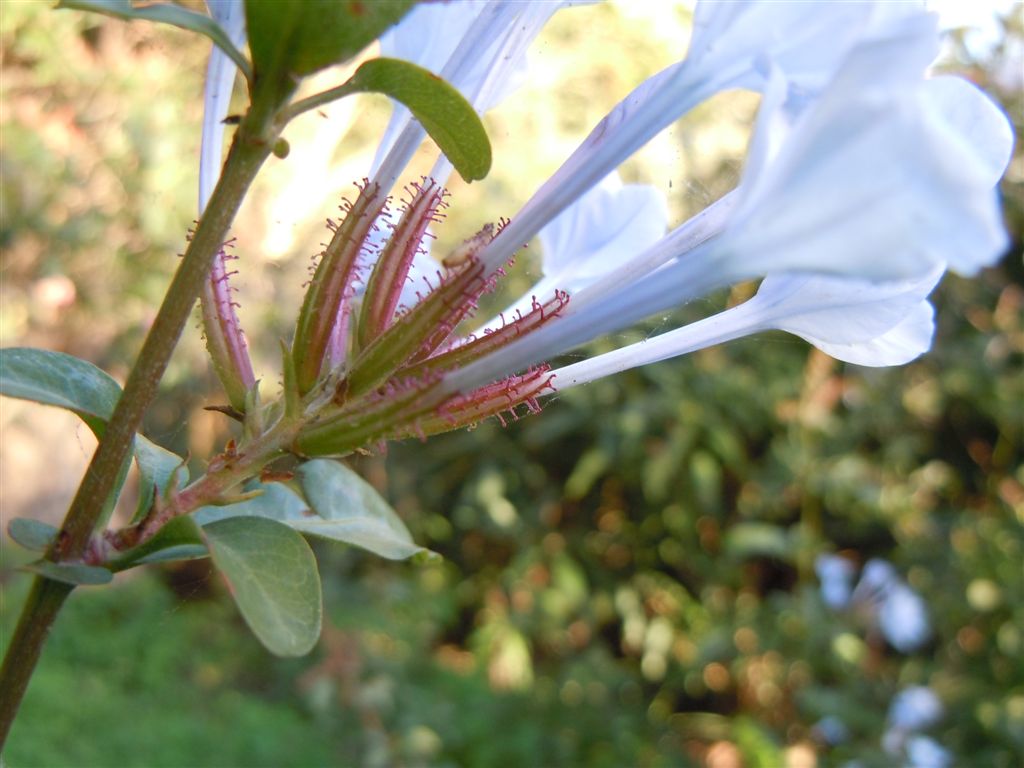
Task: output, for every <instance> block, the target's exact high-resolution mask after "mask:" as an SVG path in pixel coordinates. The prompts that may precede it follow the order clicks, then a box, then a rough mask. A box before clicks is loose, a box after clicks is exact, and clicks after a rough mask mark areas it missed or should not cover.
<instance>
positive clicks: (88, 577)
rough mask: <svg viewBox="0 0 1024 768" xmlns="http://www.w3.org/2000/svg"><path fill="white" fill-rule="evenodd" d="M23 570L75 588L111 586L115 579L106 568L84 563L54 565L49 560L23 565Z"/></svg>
mask: <svg viewBox="0 0 1024 768" xmlns="http://www.w3.org/2000/svg"><path fill="white" fill-rule="evenodd" d="M22 568H23V569H24V570H26V571H31V572H32V573H35V574H37V575H39V576H45V577H46V578H48V579H52V580H53V581H60V582H63V583H64V584H71V585H72V586H75V587H78V586H83V587H84V586H98V585H100V584H109V583H110V581H111V579H113V578H114V574H113V573H111V572H110V571H108V570H107V569H106V568H100V567H99V566H95V565H84V564H83V563H54V562H51V561H49V560H36V561H35V562H34V563H29V564H28V565H23V566H22Z"/></svg>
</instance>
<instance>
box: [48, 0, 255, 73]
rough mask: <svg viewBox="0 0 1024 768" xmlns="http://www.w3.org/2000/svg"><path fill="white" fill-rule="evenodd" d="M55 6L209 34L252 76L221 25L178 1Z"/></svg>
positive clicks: (65, 0)
mask: <svg viewBox="0 0 1024 768" xmlns="http://www.w3.org/2000/svg"><path fill="white" fill-rule="evenodd" d="M57 8H68V9H71V10H76V11H92V12H93V13H102V14H104V15H106V16H113V17H114V18H116V19H122V20H124V21H135V20H136V19H138V20H141V21H155V22H159V23H162V24H170V25H171V26H174V27H178V28H180V29H185V30H188V31H189V32H198V33H199V34H200V35H205V36H206V37H208V38H210V39H211V40H212V41H213V42H214V44H215V45H216V46H217V47H218V48H220V49H221V50H222V51H224V53H226V54H227V55H228V57H229V58H230V59H231V60H232V61H233V62H235V64H236V65H237V66H238V68H239V69H240V70H241V71H242V74H243V75H245V79H246V80H249V81H251V80H252V67H250V66H249V61H248V59H246V58H245V56H243V55H242V52H241V51H239V50H238V49H237V48H235V46H234V45H232V43H231V39H230V38H229V37H228V36H227V34H226V33H225V32H224V29H223V28H222V27H221V26H220V24H218V23H217V22H216V21H214V20H213V19H212V18H210V17H209V16H207V15H205V14H202V13H196V12H195V11H190V10H188V9H187V8H182V7H181V6H180V5H170V4H168V3H155V4H153V5H143V6H138V5H132V3H131V0H60V2H58V3H57Z"/></svg>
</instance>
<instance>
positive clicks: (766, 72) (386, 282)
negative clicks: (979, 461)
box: [200, 0, 1012, 645]
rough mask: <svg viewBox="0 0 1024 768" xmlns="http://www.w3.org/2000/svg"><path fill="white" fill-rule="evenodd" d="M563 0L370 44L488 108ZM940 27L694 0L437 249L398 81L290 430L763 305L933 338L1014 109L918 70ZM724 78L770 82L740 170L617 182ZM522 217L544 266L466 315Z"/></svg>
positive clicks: (351, 443) (435, 13)
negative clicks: (499, 308)
mask: <svg viewBox="0 0 1024 768" xmlns="http://www.w3.org/2000/svg"><path fill="white" fill-rule="evenodd" d="M573 4H574V3H571V2H542V1H538V2H521V1H518V0H517V1H513V0H494V2H487V3H484V2H473V1H469V2H466V1H463V2H459V1H458V0H456V1H455V2H450V3H430V4H423V5H420V6H418V7H417V8H416V9H415V10H414V11H413V12H412V13H411V14H409V16H408V17H407V18H406V19H405V20H404V21H403V22H402V23H400V24H399V25H398V26H397V27H395V28H393V29H392V30H390V31H389V32H388V33H387V34H386V35H385V37H384V38H383V39H382V42H381V45H382V50H383V52H384V53H385V54H386V55H389V56H392V57H396V58H404V59H407V60H410V61H413V62H415V63H418V64H420V65H421V66H423V67H425V68H427V69H430V70H431V71H434V72H435V73H437V74H438V75H439V76H441V77H442V78H444V79H445V80H447V81H448V82H449V83H451V84H452V85H453V86H455V87H456V88H458V89H459V90H460V91H461V92H462V94H463V95H464V96H465V98H466V100H467V101H468V102H469V103H470V104H472V105H473V107H474V108H475V109H476V110H477V111H478V112H479V113H481V114H483V113H485V112H486V111H487V110H489V109H491V108H492V107H494V106H496V105H497V104H498V103H499V102H500V101H501V100H502V99H503V98H504V97H505V96H506V95H508V94H509V93H510V92H511V91H512V90H514V88H515V87H516V85H517V83H518V82H519V81H521V80H522V78H523V73H524V67H523V62H524V57H525V56H526V53H527V49H528V48H529V46H530V43H531V42H532V40H533V39H534V38H535V37H536V35H537V34H538V32H539V31H540V30H541V28H542V27H543V26H544V24H545V23H546V22H547V21H548V19H550V17H551V16H552V15H553V14H554V13H556V12H560V11H561V10H562V9H563V8H565V7H567V6H571V5H573ZM577 4H578V3H577ZM237 7H238V3H237V2H234V0H226V1H225V2H211V11H212V13H213V15H214V16H215V17H216V18H217V19H218V20H220V21H221V23H222V24H223V25H224V26H225V28H226V29H227V30H228V31H229V34H231V35H232V36H233V39H238V38H239V37H241V36H244V31H243V30H241V27H240V26H239V25H238V23H237V19H238V18H239V17H238V14H237ZM569 12H570V13H572V12H574V11H569ZM232 25H233V26H232ZM939 42H940V39H939V33H938V28H937V21H936V18H935V17H934V15H933V14H930V13H928V12H927V11H926V10H925V9H924V7H923V5H922V4H920V3H916V2H901V3H892V2H882V1H879V2H857V3H825V2H821V3H812V4H808V3H797V2H793V3H787V2H782V3H779V2H757V1H755V0H745V1H742V2H730V3H716V2H703V1H702V2H698V4H697V6H696V10H695V13H694V28H693V35H692V39H691V42H690V46H689V51H688V53H687V55H686V56H685V57H684V58H682V59H681V60H680V61H678V62H677V63H675V64H673V65H671V66H669V67H668V68H666V69H664V70H663V71H661V72H659V73H658V74H656V75H654V76H652V77H650V78H649V79H647V80H646V81H645V82H642V83H640V84H639V85H638V86H637V87H636V88H635V89H634V90H633V91H632V92H631V93H630V94H628V95H627V96H626V97H625V98H624V99H623V100H622V101H621V102H620V103H619V104H618V105H617V106H616V107H615V108H614V109H612V111H611V112H610V113H609V114H608V115H607V116H606V117H605V118H604V119H603V120H601V121H600V122H599V123H598V125H596V126H595V127H594V128H593V130H592V131H591V133H590V134H589V135H588V136H587V138H586V139H585V140H584V141H583V142H582V143H581V144H580V146H579V147H578V148H577V149H576V150H575V151H574V152H573V153H572V154H571V155H570V156H569V158H568V159H567V160H566V161H565V163H564V164H563V165H562V166H561V167H560V168H559V169H558V170H557V171H556V172H555V173H554V174H553V175H552V176H551V177H550V178H549V179H548V180H547V181H546V182H544V183H543V184H542V185H541V186H540V187H539V188H538V189H537V191H536V193H535V194H534V195H533V196H532V197H531V198H530V199H529V200H527V201H526V203H525V204H524V205H523V207H522V208H521V210H520V211H519V212H518V213H516V214H514V215H512V216H511V218H510V219H507V220H504V219H503V220H502V221H500V222H497V223H493V224H487V223H485V222H481V223H480V224H481V228H480V229H479V231H477V232H476V233H466V234H467V235H468V236H467V237H466V238H465V240H464V242H463V243H462V245H461V246H459V247H458V248H457V249H455V251H454V252H452V253H450V254H447V255H444V256H443V257H442V258H435V256H434V255H432V254H430V253H429V249H428V247H427V245H426V243H427V242H428V241H429V239H430V237H431V236H432V234H431V233H432V230H433V229H434V228H435V227H437V226H439V225H440V224H441V222H442V220H443V218H444V210H445V208H446V207H447V204H448V203H447V199H448V192H447V191H446V190H445V188H444V184H445V183H446V181H447V179H448V176H449V175H450V173H451V171H452V165H451V164H450V163H449V162H448V161H447V159H446V158H445V157H444V156H443V155H440V154H438V156H437V159H436V162H435V164H434V167H433V171H432V173H431V174H430V176H429V177H426V178H424V179H422V180H421V181H419V182H416V183H412V184H408V185H407V186H405V188H404V189H405V191H404V193H402V192H399V193H396V194H394V196H393V194H392V189H393V188H394V187H395V185H396V183H397V182H398V180H399V178H400V177H401V176H402V174H403V173H404V171H405V168H406V166H407V164H408V163H409V161H410V159H411V158H412V156H413V154H414V153H415V152H416V150H417V149H418V148H419V147H420V145H421V144H422V142H423V140H424V138H425V137H426V133H425V131H424V130H423V128H422V127H421V126H420V125H419V123H418V122H417V121H416V119H415V118H414V117H413V116H412V114H411V113H410V112H409V111H408V110H406V109H405V108H404V107H401V106H400V105H396V106H395V110H394V112H393V115H392V119H391V122H390V123H389V125H388V128H387V130H386V133H385V136H384V139H383V141H382V142H381V144H380V146H379V148H378V151H377V153H376V156H375V158H374V162H373V165H372V170H371V173H370V174H369V176H368V178H366V179H365V180H363V181H362V182H360V183H359V185H358V187H359V189H358V192H357V194H356V195H354V196H353V197H352V198H351V199H350V200H348V201H347V202H346V205H345V206H344V208H345V211H346V215H345V217H344V218H343V219H342V220H340V221H331V222H330V228H331V230H332V237H331V240H330V242H329V243H328V244H327V246H326V248H325V251H324V253H323V255H322V256H321V259H320V262H319V264H318V266H317V268H316V270H315V273H314V276H313V279H312V281H311V284H310V288H309V291H308V293H307V295H306V299H305V302H304V304H303V307H302V309H301V311H300V315H299V320H298V324H297V328H296V333H295V338H294V341H293V343H292V346H291V350H290V353H289V355H287V358H288V359H287V360H286V368H293V369H294V370H293V371H292V372H291V373H288V372H286V382H288V381H291V380H292V379H294V386H295V389H296V396H297V397H299V398H300V399H302V402H303V403H304V404H305V406H306V407H307V409H308V412H310V413H312V412H313V409H314V406H315V417H314V418H310V419H309V420H308V423H307V425H306V426H305V427H304V428H303V429H302V431H301V433H300V434H299V435H298V437H297V439H296V441H295V443H294V446H293V448H294V450H295V451H296V452H297V453H299V454H302V455H307V456H322V455H344V454H347V453H350V452H352V451H355V450H359V449H361V448H363V447H366V446H371V445H374V444H376V443H379V442H380V441H385V440H390V439H396V438H404V437H410V436H420V437H424V436H427V435H430V434H433V433H437V432H443V431H447V430H449V429H453V428H457V427H460V426H465V425H469V424H472V423H475V422H477V421H479V420H480V419H483V418H486V417H489V416H498V417H499V418H505V417H506V416H507V415H509V414H511V415H512V416H515V415H516V414H517V409H518V410H519V412H521V411H522V410H523V407H525V408H526V409H528V410H531V411H535V410H537V409H538V408H539V407H540V399H541V398H542V397H544V396H547V395H549V394H551V393H552V392H554V391H556V390H562V389H565V388H567V387H571V386H574V385H579V384H585V383H587V382H590V381H593V380H595V379H597V378H600V377H603V376H606V375H609V374H612V373H615V372H618V371H622V370H626V369H628V368H632V367H635V366H638V365H643V364H646V363H651V362H655V361H659V360H664V359H667V358H671V357H676V356H679V355H683V354H686V353H689V352H693V351H695V350H699V349H702V348H705V347H707V346H710V345H714V344H720V343H723V342H725V341H729V340H732V339H736V338H740V337H742V336H747V335H750V334H754V333H760V332H763V331H767V330H781V331H785V332H788V333H791V334H795V335H797V336H800V337H802V338H803V339H805V340H806V341H808V342H809V343H811V344H813V345H814V346H816V347H818V348H819V349H821V350H822V351H824V352H826V353H827V354H829V355H832V356H834V357H836V358H838V359H840V360H845V361H848V362H851V363H856V364H858V365H865V366H886V365H898V364H902V363H906V362H908V361H910V360H913V359H914V358H916V357H917V356H919V355H921V354H922V353H924V352H925V351H927V350H928V348H929V347H930V345H931V340H932V335H933V330H934V322H933V311H932V307H931V305H930V304H929V302H928V294H929V293H930V292H931V290H932V289H933V288H934V286H935V285H936V284H937V283H938V282H939V280H941V278H942V276H943V274H944V273H945V271H946V270H947V269H950V270H953V271H956V272H959V273H961V274H964V275H973V274H975V273H976V272H978V270H980V269H982V268H984V267H987V266H990V265H992V264H994V263H995V262H996V261H997V260H998V259H999V258H1000V257H1001V256H1002V255H1003V253H1004V252H1005V251H1006V249H1007V244H1008V241H1007V236H1006V233H1005V230H1004V227H1003V224H1002V221H1001V216H1000V207H999V199H998V194H997V191H996V185H997V183H998V182H999V179H1000V178H1001V176H1002V175H1003V173H1004V171H1005V169H1006V166H1007V164H1008V162H1009V158H1010V154H1011V149H1012V132H1011V129H1010V125H1009V122H1008V120H1007V118H1006V116H1005V115H1004V114H1003V113H1002V112H1001V111H1000V109H999V108H998V107H997V106H996V105H995V104H994V103H993V102H992V101H991V100H990V99H989V98H988V97H987V96H986V95H985V94H983V93H982V92H981V91H980V90H979V89H977V88H976V87H975V86H973V85H972V84H970V83H968V82H967V81H965V80H962V79H960V78H956V77H950V76H935V77H932V76H930V75H929V73H928V68H929V66H930V65H931V63H932V61H933V60H934V58H935V56H936V55H937V53H938V50H939ZM231 68H232V65H231V63H230V61H229V60H227V59H226V57H224V56H223V55H222V54H220V53H219V52H217V51H215V52H214V55H213V59H212V60H211V63H210V78H209V80H208V85H207V100H206V108H207V118H206V121H205V122H204V148H203V155H202V157H203V162H202V168H201V181H200V190H201V191H200V203H201V204H202V203H204V202H205V198H206V197H207V196H208V190H209V189H210V188H211V187H212V183H213V181H214V180H215V179H216V176H217V173H218V160H219V156H220V149H221V142H222V131H223V126H222V124H221V120H222V118H223V116H224V114H225V110H226V108H227V106H226V104H227V102H226V96H225V94H226V93H227V92H228V90H229V89H228V88H226V86H225V82H227V81H226V80H225V78H226V77H228V75H227V74H225V72H227V73H230V72H231ZM737 88H739V89H748V90H754V91H757V92H759V93H760V94H761V104H760V107H759V112H758V117H757V121H756V125H755V127H754V131H753V135H752V138H751V141H750V144H749V149H748V155H747V158H746V162H745V165H744V170H743V174H742V177H741V179H740V181H739V184H738V185H737V186H736V188H735V189H734V190H733V191H731V192H729V193H728V194H726V195H725V196H724V197H722V198H721V199H719V200H718V201H717V202H715V203H713V204H712V205H710V206H708V207H707V208H706V209H705V210H704V211H702V212H701V213H699V214H698V215H697V216H695V217H693V218H692V219H690V220H688V221H685V222H682V223H680V224H678V225H677V226H674V227H673V226H671V225H670V222H669V217H668V213H667V210H668V208H667V205H666V202H665V200H664V198H663V196H662V194H661V192H660V191H658V190H656V189H655V188H653V187H648V186H643V185H635V184H623V183H622V181H621V180H620V179H619V177H618V175H617V168H618V167H619V166H620V165H621V164H622V163H623V162H625V161H627V160H628V159H629V158H630V157H631V155H632V154H633V153H634V152H636V151H637V150H638V149H640V148H641V147H642V146H644V145H645V144H646V143H647V142H648V141H649V140H650V139H652V138H653V137H654V136H656V135H657V134H658V133H659V132H661V131H662V130H663V129H665V128H666V127H668V126H669V125H671V124H672V123H673V122H675V121H676V120H677V119H678V118H680V117H681V116H683V115H684V114H685V113H687V112H688V111H690V110H691V109H693V108H694V107H696V106H698V105H700V104H701V103H702V102H704V101H705V100H707V99H708V98H710V97H712V96H714V95H715V94H717V93H719V92H721V91H724V90H729V89H737ZM393 197H394V199H395V200H398V201H400V202H398V203H397V204H396V203H395V202H394V200H393ZM535 238H537V239H538V240H539V241H540V243H541V246H542V250H543V256H542V263H541V270H542V274H541V275H540V276H539V278H538V280H537V282H536V284H535V285H534V286H533V287H532V288H531V290H529V291H528V292H527V293H526V294H525V295H524V296H522V297H521V298H519V299H517V300H515V301H513V302H512V304H511V306H509V308H508V309H507V310H506V311H505V312H502V313H499V314H498V315H497V316H495V317H484V318H479V317H478V318H475V319H473V320H471V318H473V316H474V314H475V310H476V307H477V302H478V299H479V298H480V297H481V295H482V294H484V293H485V292H488V291H491V290H493V289H494V287H495V285H496V284H497V282H498V281H499V280H500V279H501V277H502V276H503V275H504V270H505V268H506V267H507V265H508V263H509V262H510V260H511V259H512V258H513V257H514V256H515V254H516V253H517V251H519V250H520V249H521V248H522V247H523V244H524V243H528V242H530V241H531V240H534V239H535ZM227 274H228V273H227V272H226V271H225V270H224V269H223V265H221V268H220V272H218V273H216V274H215V275H213V276H212V277H211V282H210V290H209V291H208V296H207V297H204V312H205V316H206V318H207V322H206V330H207V336H208V340H209V342H210V348H211V352H213V355H214V359H215V362H216V366H217V370H218V373H220V374H221V377H222V379H224V380H225V383H226V387H227V388H228V391H229V395H230V396H231V400H232V404H233V405H235V407H236V408H241V407H242V404H243V402H244V399H245V397H244V396H245V393H246V392H247V391H248V390H250V389H251V388H252V386H253V382H254V376H253V374H252V370H251V366H250V364H249V363H248V358H247V356H246V354H245V347H244V341H242V340H241V332H240V330H238V328H237V321H236V320H235V319H234V313H233V310H232V303H231V301H230V296H229V294H228V292H227V288H226V285H225V283H226V275H227ZM749 280H760V281H761V282H760V287H759V288H758V290H757V291H756V293H755V294H754V295H753V296H752V298H750V299H749V300H747V301H746V302H744V303H741V304H739V305H737V306H734V307H732V308H730V309H728V310H726V311H724V312H721V313H718V314H714V315H711V316H709V317H706V318H704V319H703V320H700V321H698V322H696V323H693V324H690V325H685V326H683V327H679V328H676V329H673V330H669V331H667V332H665V333H662V334H660V335H657V336H653V337H650V338H648V339H646V340H645V341H643V342H640V343H637V344H633V345H629V346H625V347H623V348H620V349H617V350H615V351H612V352H609V353H607V354H603V355H597V356H595V357H592V358H590V359H585V360H581V361H579V362H576V363H574V364H572V365H569V366H566V367H564V368H557V369H556V368H553V367H552V361H553V360H555V359H556V358H557V357H558V356H559V355H562V354H564V353H566V352H569V351H570V350H573V349H575V348H576V347H579V346H580V345H583V344H586V343H587V342H590V341H592V340H594V339H596V338H598V337H600V336H604V335H607V334H611V333H615V332H618V331H621V330H623V329H625V328H628V327H630V326H632V325H634V324H636V323H639V322H642V321H644V320H645V319H647V318H650V317H652V316H654V315H662V314H664V313H665V312H668V311H670V310H673V309H675V308H677V307H679V306H681V305H683V304H685V303H687V302H690V301H692V300H694V299H698V298H700V297H703V296H706V295H707V294H708V293H709V292H712V291H715V290H717V289H721V288H727V287H729V286H732V285H735V284H737V283H740V282H744V281H749ZM474 322H475V326H473V325H472V324H471V323H474ZM473 327H475V328H476V331H475V332H470V330H469V329H472V328H473ZM230 382H233V383H234V384H233V385H232V386H229V383H230ZM898 597H899V596H898V595H897V596H896V597H893V598H892V599H891V600H890V602H891V603H892V604H893V605H894V606H895V605H896V603H897V602H898V599H897V598H898ZM836 599H837V600H838V599H839V598H838V597H837V598H836ZM897 607H898V606H897ZM893 610H896V608H893ZM901 610H902V609H901ZM914 640H915V638H909V639H907V638H902V637H901V638H900V639H899V640H897V641H896V644H897V645H901V644H903V643H904V641H905V643H906V644H907V645H913V642H914Z"/></svg>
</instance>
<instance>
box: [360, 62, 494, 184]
mask: <svg viewBox="0 0 1024 768" xmlns="http://www.w3.org/2000/svg"><path fill="white" fill-rule="evenodd" d="M348 85H349V87H351V88H352V89H353V90H356V91H372V92H374V93H383V94H386V95H387V96H390V97H391V98H393V99H396V100H397V101H400V102H402V104H404V105H405V106H407V107H408V108H409V110H410V111H411V112H412V113H413V115H415V116H416V119H417V120H419V121H420V124H421V125H422V126H423V128H424V130H425V131H426V132H427V133H429V134H430V137H431V138H432V139H433V140H434V141H436V142H437V145H438V146H439V147H440V148H441V151H442V152H444V153H445V155H446V156H447V157H448V159H449V160H450V161H451V163H452V165H454V166H455V169H456V170H457V171H458V172H459V174H460V175H461V176H462V178H463V179H465V180H466V181H467V182H468V181H476V180H479V179H482V178H484V177H485V176H486V175H487V173H488V171H490V170H491V143H490V141H489V140H488V138H487V132H486V131H485V130H484V124H483V123H482V122H481V121H480V116H479V115H478V114H477V113H476V110H475V109H473V106H472V105H471V104H470V103H469V102H468V101H466V99H465V98H463V96H462V94H461V93H459V92H458V90H456V89H455V88H454V87H452V86H451V85H449V84H448V83H447V82H445V81H444V80H442V79H441V78H440V77H438V76H437V75H435V74H434V73H432V72H430V71H428V70H426V69H423V67H418V66H416V65H415V64H412V63H410V62H408V61H400V60H398V59H387V58H379V59H371V60H370V61H367V62H366V63H365V64H363V65H362V66H361V67H359V69H358V70H356V73H355V75H354V76H353V77H352V80H351V81H349V84H348Z"/></svg>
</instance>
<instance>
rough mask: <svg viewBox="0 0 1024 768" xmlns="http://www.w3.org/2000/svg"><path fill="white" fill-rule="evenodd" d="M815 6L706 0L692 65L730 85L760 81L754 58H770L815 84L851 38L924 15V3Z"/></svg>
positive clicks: (807, 86)
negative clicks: (712, 0)
mask: <svg viewBox="0 0 1024 768" xmlns="http://www.w3.org/2000/svg"><path fill="white" fill-rule="evenodd" d="M812 8H813V10H812ZM812 8H809V7H808V3H806V2H800V1H799V0H788V1H787V0H775V1H774V2H764V0H739V1H737V2H727V3H725V2H707V1H706V0H702V1H701V2H698V3H697V8H696V10H695V12H694V20H693V37H692V39H691V42H690V50H689V52H688V56H687V58H688V60H689V61H690V66H692V67H695V68H698V67H699V68H700V69H701V70H702V71H705V72H706V73H707V75H706V76H707V77H709V78H717V79H719V80H722V81H724V83H728V84H729V85H732V86H735V85H738V84H743V85H744V86H749V87H757V75H758V70H757V67H756V66H755V62H756V60H757V59H758V58H759V57H768V58H770V59H772V60H773V61H774V62H775V63H776V64H778V65H779V66H780V67H782V69H783V70H784V71H785V73H786V79H787V80H789V81H790V82H792V83H793V84H794V85H795V86H796V87H798V88H800V89H802V90H815V89H819V88H821V87H822V86H823V85H824V83H826V82H827V81H828V79H829V78H830V77H831V75H832V73H833V72H834V71H835V68H836V66H837V65H838V64H839V62H840V61H841V59H842V57H843V56H844V55H845V54H846V53H847V51H849V50H850V48H851V47H852V46H853V45H855V44H856V43H858V42H861V41H863V40H864V39H870V38H872V37H875V36H881V35H885V34H887V33H888V32H889V31H890V30H891V29H892V27H893V26H894V25H898V24H899V23H900V22H902V21H905V20H906V19H908V18H910V19H912V20H914V21H912V22H911V23H916V19H918V18H920V17H921V16H923V15H924V14H923V11H924V4H923V3H922V2H900V3H893V2H884V1H876V2H854V3H844V2H839V3H818V4H815V5H814V6H812ZM936 52H937V50H936ZM737 80H738V81H739V82H737ZM724 83H723V84H724Z"/></svg>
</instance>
